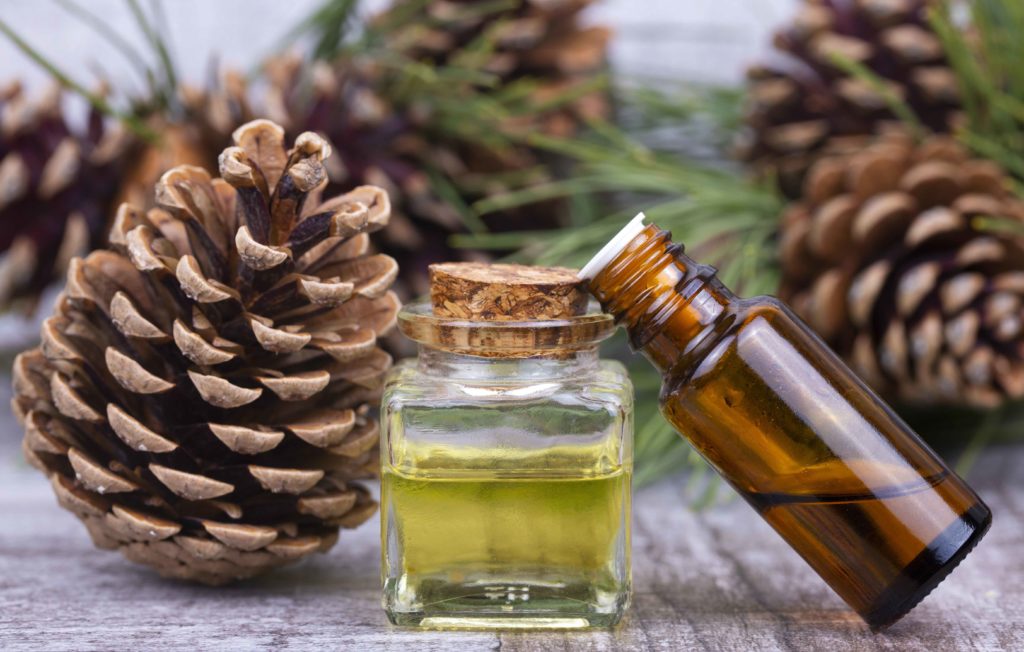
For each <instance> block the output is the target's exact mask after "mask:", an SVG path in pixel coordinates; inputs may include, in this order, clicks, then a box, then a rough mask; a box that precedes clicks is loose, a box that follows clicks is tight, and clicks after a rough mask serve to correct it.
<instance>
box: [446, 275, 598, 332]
mask: <svg viewBox="0 0 1024 652" xmlns="http://www.w3.org/2000/svg"><path fill="white" fill-rule="evenodd" d="M588 300H589V298H588V295H587V293H586V292H585V291H584V290H583V288H582V281H581V279H580V278H579V277H578V276H577V272H576V270H574V269H569V268H566V267H530V266H527V265H504V264H486V263H440V264H436V265H431V266H430V302H431V305H432V306H433V308H434V314H435V315H437V316H438V317H455V318H459V319H467V320H478V321H536V320H552V319H567V318H569V317H576V316H579V315H582V314H584V313H585V312H586V311H587V302H588Z"/></svg>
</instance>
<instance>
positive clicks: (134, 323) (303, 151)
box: [14, 120, 399, 584]
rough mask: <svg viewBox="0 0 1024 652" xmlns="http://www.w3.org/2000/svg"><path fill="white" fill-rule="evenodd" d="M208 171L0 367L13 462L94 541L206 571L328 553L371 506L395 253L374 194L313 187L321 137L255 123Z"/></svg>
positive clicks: (182, 175)
mask: <svg viewBox="0 0 1024 652" xmlns="http://www.w3.org/2000/svg"><path fill="white" fill-rule="evenodd" d="M235 140H236V142H237V145H238V146H236V147H232V148H229V149H226V150H225V151H224V153H223V154H222V155H221V159H220V169H221V176H222V177H223V179H211V178H210V176H209V175H208V174H207V173H206V172H205V171H203V170H201V169H198V168H193V167H187V166H183V167H179V168H175V169H174V170H172V171H170V172H168V173H167V174H166V175H164V177H163V178H162V179H161V182H160V184H159V186H158V187H157V191H156V196H157V201H158V204H159V205H160V208H157V209H152V210H150V211H148V212H147V213H142V212H141V211H138V210H136V209H134V208H132V207H130V206H127V205H124V206H122V207H121V209H120V210H119V211H118V214H117V218H116V220H115V224H114V226H113V228H112V230H111V236H110V241H111V247H112V250H103V251H95V252H93V253H92V254H90V255H89V256H88V257H87V258H85V259H84V260H82V259H76V260H75V261H74V262H73V263H72V265H71V268H70V270H69V272H68V281H67V286H66V289H65V291H64V293H63V294H62V296H61V298H60V300H59V302H58V305H57V309H56V313H55V314H54V316H53V317H51V318H50V319H48V320H47V321H46V322H45V324H44V327H43V331H42V345H41V346H40V347H39V348H37V349H33V350H31V351H28V352H26V353H23V354H22V355H20V356H19V357H18V359H17V361H16V362H15V368H14V389H15V399H14V409H15V412H16V414H17V415H18V416H19V418H20V419H21V420H22V422H23V423H24V425H25V429H26V434H25V439H24V450H25V453H26V456H27V458H28V460H29V461H30V462H31V463H32V464H33V465H35V466H37V467H38V468H40V469H41V470H43V472H45V473H46V474H47V475H48V476H49V477H50V479H51V481H52V484H53V487H54V490H55V492H56V494H57V498H58V500H59V502H60V504H61V505H62V506H64V507H65V508H67V509H69V510H70V511H72V512H74V513H75V514H76V515H77V516H79V517H80V518H81V519H82V520H83V521H84V523H85V525H86V527H87V528H88V529H89V532H90V534H91V535H92V537H93V540H94V542H95V543H96V545H97V546H99V547H101V548H108V549H120V550H121V552H122V553H124V555H125V556H127V557H128V558H129V559H132V560H134V561H137V562H140V563H144V564H148V565H151V566H153V567H155V568H156V569H157V570H158V571H159V572H160V573H161V574H163V575H166V576H172V577H180V578H188V579H194V580H198V581H201V582H206V583H211V584H219V583H223V582H228V581H231V580H234V579H237V578H243V577H248V576H251V575H255V574H257V573H259V572H262V571H264V570H266V569H269V568H272V567H274V566H278V565H280V564H284V563H287V562H289V561H292V560H295V559H298V558H300V557H303V556H305V555H307V554H309V553H312V552H315V551H322V550H326V549H328V548H330V547H331V546H332V545H333V543H334V542H335V540H336V538H337V534H338V528H339V527H353V526H355V525H357V524H359V523H361V522H363V521H364V520H365V519H366V518H368V517H369V516H370V514H372V513H373V510H374V509H375V504H374V501H373V500H372V499H371V497H370V495H369V493H368V492H367V491H366V489H364V488H363V487H361V486H360V485H358V484H355V483H353V482H352V480H353V479H354V478H358V477H364V476H368V475H370V474H371V473H372V471H373V469H375V468H376V442H377V429H378V428H377V423H376V419H375V417H374V414H373V411H372V410H371V408H370V404H371V403H373V401H374V400H376V398H377V394H378V391H379V385H380V381H381V377H382V375H383V373H384V372H385V370H386V369H387V368H388V366H389V365H390V362H391V360H390V357H389V356H388V355H387V354H386V353H384V352H383V351H382V350H380V349H379V348H378V347H377V346H376V340H377V337H378V336H379V335H381V334H382V333H384V332H385V331H387V330H388V329H389V328H390V327H391V326H392V324H393V323H394V319H395V314H396V311H397V309H398V305H399V304H398V300H397V298H396V297H395V295H394V294H393V293H392V292H389V291H388V287H389V286H390V284H391V282H392V280H393V279H394V278H395V275H396V273H397V271H398V270H397V267H396V265H395V261H394V260H393V259H391V258H389V257H388V256H384V255H369V254H367V249H368V246H369V237H368V235H367V234H368V233H370V232H373V231H376V230H378V229H380V228H381V227H383V226H384V225H385V224H386V223H387V220H388V213H389V204H388V199H387V195H386V194H385V193H384V192H382V191H381V190H380V189H378V188H372V187H362V188H358V189H356V190H354V191H352V192H351V193H349V194H346V195H343V196H339V197H335V198H333V199H329V200H327V201H325V202H322V203H321V202H320V201H319V193H320V189H321V188H322V187H323V185H324V184H325V183H326V181H327V176H326V171H325V168H324V165H323V160H324V159H325V158H326V157H327V156H328V155H329V154H330V147H329V146H328V145H327V144H326V143H325V142H324V141H323V139H321V138H320V137H319V136H316V135H314V134H311V133H305V134H302V135H300V136H299V137H298V138H297V139H296V142H295V147H294V148H293V149H292V150H291V151H290V152H287V153H286V152H285V150H284V140H283V130H282V129H281V128H280V127H278V126H277V125H274V124H273V123H271V122H269V121H265V120H258V121H255V122H252V123H249V124H247V125H244V126H243V127H240V128H239V129H238V131H236V132H235Z"/></svg>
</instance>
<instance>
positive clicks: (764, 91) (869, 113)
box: [740, 0, 960, 197]
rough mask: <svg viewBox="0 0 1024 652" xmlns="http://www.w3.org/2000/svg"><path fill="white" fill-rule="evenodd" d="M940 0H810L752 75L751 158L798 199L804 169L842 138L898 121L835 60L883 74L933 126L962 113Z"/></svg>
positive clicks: (747, 149)
mask: <svg viewBox="0 0 1024 652" xmlns="http://www.w3.org/2000/svg"><path fill="white" fill-rule="evenodd" d="M930 4H931V0H803V2H802V4H801V6H800V9H799V10H798V12H797V15H796V17H795V18H794V19H793V20H792V21H791V22H790V23H789V24H788V25H786V26H785V27H783V28H782V29H781V30H779V31H778V32H777V33H776V35H775V48H776V50H775V52H773V56H774V58H773V59H771V60H770V61H769V62H767V63H765V64H762V65H759V66H755V67H754V68H752V69H751V70H750V71H749V72H748V74H747V78H748V80H749V93H748V97H749V100H748V101H749V106H748V109H747V125H748V133H747V136H746V139H745V142H744V143H743V144H742V146H741V148H740V149H741V152H740V153H741V156H742V157H743V158H744V159H746V160H747V161H749V162H751V163H752V164H753V165H754V166H755V168H757V169H758V170H759V171H761V172H763V173H769V174H774V175H777V177H778V181H779V184H780V186H781V188H782V190H783V192H784V193H785V194H786V195H787V196H789V197H796V196H797V195H798V194H799V192H800V188H801V182H802V180H803V175H804V174H805V173H806V171H807V168H808V167H809V166H810V165H811V164H812V163H813V162H814V160H815V159H816V157H817V156H818V155H819V154H821V151H822V150H823V149H824V148H826V147H827V146H828V145H829V144H832V143H834V142H835V139H836V138H849V137H857V136H870V135H874V134H877V133H879V132H880V131H883V130H884V128H885V127H886V125H887V124H889V123H891V122H893V121H895V116H893V114H892V112H891V111H890V109H889V104H888V103H887V102H886V101H885V98H884V97H883V95H882V94H880V93H879V92H878V91H877V89H876V88H874V87H873V86H872V85H871V84H870V83H868V82H866V81H864V80H862V79H858V78H856V77H853V76H851V75H849V74H847V73H846V72H845V71H844V70H842V69H841V68H840V67H839V66H837V65H836V64H835V62H834V60H833V57H835V56H836V55H838V56H841V57H842V58H844V59H847V60H851V61H854V62H856V63H859V64H861V65H863V66H864V67H866V68H867V69H868V70H870V71H871V72H872V73H873V74H875V75H877V76H878V77H879V78H880V79H881V80H882V81H883V83H884V84H885V85H886V87H887V88H888V90H889V91H890V92H891V93H893V94H894V95H895V96H897V97H899V98H900V99H901V100H903V101H904V102H906V103H907V105H908V106H909V107H910V108H911V109H912V110H913V111H914V112H915V113H916V114H917V116H918V117H919V118H920V119H921V121H922V122H923V123H924V124H925V126H927V127H928V128H930V129H931V130H933V131H935V132H938V133H944V132H948V131H950V129H951V127H952V126H953V125H954V124H955V123H956V121H957V120H958V119H959V115H960V98H959V92H958V90H957V81H956V76H955V74H954V72H953V70H952V68H950V66H949V64H948V62H947V61H946V58H945V55H944V53H943V49H942V44H941V42H940V41H939V39H938V37H937V36H936V35H935V34H934V33H933V32H932V31H931V29H930V27H929V25H928V22H927V10H928V6H929V5H930Z"/></svg>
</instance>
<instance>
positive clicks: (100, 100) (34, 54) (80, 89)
mask: <svg viewBox="0 0 1024 652" xmlns="http://www.w3.org/2000/svg"><path fill="white" fill-rule="evenodd" d="M0 33H2V34H3V35H4V36H6V37H7V38H8V39H10V41H11V43H13V44H14V45H15V47H17V48H18V49H19V50H21V51H22V52H23V53H24V54H25V56H27V57H28V58H30V59H32V60H33V61H34V62H36V63H37V64H38V65H39V66H40V67H42V68H43V69H44V70H45V71H46V72H47V73H48V74H49V75H50V76H51V77H53V78H54V79H55V80H57V82H59V83H60V85H61V86H63V87H64V88H66V89H68V90H70V91H72V92H73V93H76V94H78V95H79V96H81V97H82V98H83V99H85V101H86V102H88V103H89V105H90V106H92V107H93V108H94V109H96V110H97V111H98V112H99V113H101V114H102V115H105V116H109V117H112V118H115V119H117V120H120V121H121V122H122V123H123V124H124V125H125V126H126V127H127V128H128V129H129V130H131V131H132V132H133V133H134V134H135V135H137V136H138V137H140V138H142V139H144V140H146V141H148V142H156V141H157V140H158V138H159V136H158V134H157V133H156V132H154V131H153V130H152V129H150V128H149V126H148V125H146V123H145V122H143V121H142V120H141V119H140V118H139V117H138V116H136V115H134V114H132V113H127V112H123V111H118V110H117V109H115V108H114V107H113V106H112V105H111V104H110V103H109V102H107V100H106V98H104V97H103V96H102V95H100V94H99V93H95V92H92V91H90V90H88V89H87V88H86V87H85V86H83V85H82V84H80V83H78V82H76V81H75V80H73V79H72V78H71V77H70V76H69V75H68V74H67V73H65V72H64V71H63V70H62V69H61V68H59V67H58V66H57V65H56V64H54V63H53V62H52V61H51V60H50V59H49V58H47V57H46V56H45V55H43V54H42V53H41V52H39V51H38V50H36V49H35V48H34V47H32V46H31V45H30V44H29V43H28V41H26V40H25V39H23V38H21V36H19V35H18V33H17V32H15V31H14V30H13V29H12V28H11V27H10V25H8V24H7V23H6V22H4V21H3V20H2V19H0Z"/></svg>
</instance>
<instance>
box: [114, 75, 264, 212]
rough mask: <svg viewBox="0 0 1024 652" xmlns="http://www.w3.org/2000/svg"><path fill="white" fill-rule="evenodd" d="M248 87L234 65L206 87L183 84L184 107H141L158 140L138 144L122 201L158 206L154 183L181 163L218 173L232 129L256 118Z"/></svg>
mask: <svg viewBox="0 0 1024 652" xmlns="http://www.w3.org/2000/svg"><path fill="white" fill-rule="evenodd" d="M248 92H249V91H248V87H247V84H246V82H245V79H244V77H243V76H242V75H241V74H240V73H238V72H236V71H232V70H228V71H226V72H225V73H224V74H223V75H222V76H221V77H220V78H219V79H216V78H215V79H214V80H213V81H212V82H211V83H209V84H207V85H206V86H203V87H198V86H191V85H182V86H181V87H180V88H179V89H178V98H177V99H178V102H180V107H176V108H179V109H180V110H177V111H173V110H171V109H169V108H167V107H163V108H153V107H145V106H142V107H138V108H137V110H136V111H137V113H139V114H140V115H142V116H148V122H149V125H150V128H151V129H152V131H153V132H154V134H156V136H157V140H156V141H155V142H152V143H146V142H141V141H140V142H137V143H135V146H134V147H133V149H132V151H131V153H130V156H129V159H128V160H129V164H128V165H127V166H126V167H127V170H128V171H127V173H126V174H125V175H124V176H123V177H122V179H121V188H120V190H119V192H118V202H117V205H120V204H122V203H124V202H127V203H129V204H132V205H134V206H137V207H144V208H150V207H152V206H154V201H155V198H154V197H153V187H154V186H155V185H156V183H157V181H159V180H160V177H161V176H163V174H164V172H167V171H168V170H170V169H171V168H173V167H176V166H178V165H194V166H198V167H201V168H204V169H206V170H207V171H210V172H215V171H216V170H217V157H218V156H219V155H220V153H221V152H222V151H223V150H224V148H225V147H228V146H230V145H231V134H232V132H233V131H234V130H235V129H236V128H237V127H238V126H239V125H241V124H243V123H245V122H248V121H250V120H252V119H253V118H254V117H255V114H254V112H253V110H252V109H251V107H250V106H249V98H248Z"/></svg>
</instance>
